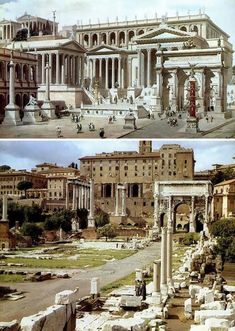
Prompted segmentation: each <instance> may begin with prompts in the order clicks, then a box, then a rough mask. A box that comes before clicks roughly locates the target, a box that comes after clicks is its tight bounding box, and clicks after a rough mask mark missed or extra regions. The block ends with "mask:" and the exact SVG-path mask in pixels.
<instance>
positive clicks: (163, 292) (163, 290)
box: [161, 284, 168, 296]
mask: <svg viewBox="0 0 235 331" xmlns="http://www.w3.org/2000/svg"><path fill="white" fill-rule="evenodd" d="M161 295H162V296H168V286H167V284H161Z"/></svg>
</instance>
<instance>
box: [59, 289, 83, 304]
mask: <svg viewBox="0 0 235 331" xmlns="http://www.w3.org/2000/svg"><path fill="white" fill-rule="evenodd" d="M78 292H79V290H78V288H77V289H75V290H74V291H71V290H65V291H62V292H59V293H57V294H56V295H55V304H56V305H67V304H69V303H74V302H76V301H77V300H78Z"/></svg>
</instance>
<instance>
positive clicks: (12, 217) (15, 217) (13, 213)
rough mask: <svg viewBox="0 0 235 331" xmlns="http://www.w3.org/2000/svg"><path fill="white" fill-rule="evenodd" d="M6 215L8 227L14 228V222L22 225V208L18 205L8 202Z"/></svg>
mask: <svg viewBox="0 0 235 331" xmlns="http://www.w3.org/2000/svg"><path fill="white" fill-rule="evenodd" d="M7 214H8V219H9V227H10V228H12V227H13V226H15V223H16V222H19V225H20V226H21V225H22V224H23V223H24V220H25V215H24V207H23V206H20V205H19V204H18V203H15V202H10V203H9V204H8V208H7Z"/></svg>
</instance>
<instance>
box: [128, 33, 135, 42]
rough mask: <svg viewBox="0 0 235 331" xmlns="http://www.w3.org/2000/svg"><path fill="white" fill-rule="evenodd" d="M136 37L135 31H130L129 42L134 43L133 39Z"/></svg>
mask: <svg viewBox="0 0 235 331" xmlns="http://www.w3.org/2000/svg"><path fill="white" fill-rule="evenodd" d="M134 36H135V33H134V31H129V32H128V40H129V41H132V39H133V37H134Z"/></svg>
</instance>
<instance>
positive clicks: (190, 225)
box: [189, 196, 196, 232]
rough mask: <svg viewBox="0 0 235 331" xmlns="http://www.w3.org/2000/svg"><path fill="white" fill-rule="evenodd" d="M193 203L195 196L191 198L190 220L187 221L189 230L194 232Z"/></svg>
mask: <svg viewBox="0 0 235 331" xmlns="http://www.w3.org/2000/svg"><path fill="white" fill-rule="evenodd" d="M194 205H195V197H193V196H192V198H191V213H190V221H189V232H196V229H195V224H194V207H195V206H194Z"/></svg>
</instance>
